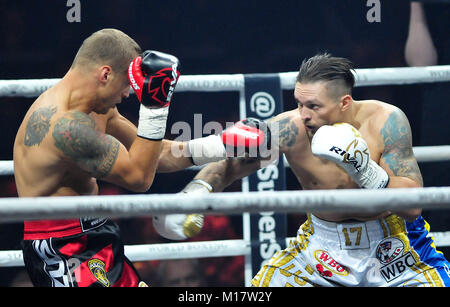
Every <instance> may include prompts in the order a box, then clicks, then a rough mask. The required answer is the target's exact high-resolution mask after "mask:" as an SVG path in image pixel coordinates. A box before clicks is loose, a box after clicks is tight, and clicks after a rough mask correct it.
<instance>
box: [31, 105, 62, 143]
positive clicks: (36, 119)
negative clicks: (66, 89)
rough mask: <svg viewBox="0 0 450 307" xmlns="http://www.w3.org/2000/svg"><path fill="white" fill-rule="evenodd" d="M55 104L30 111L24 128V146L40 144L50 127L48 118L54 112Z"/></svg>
mask: <svg viewBox="0 0 450 307" xmlns="http://www.w3.org/2000/svg"><path fill="white" fill-rule="evenodd" d="M56 110H57V108H56V107H55V106H49V107H42V108H38V109H37V110H36V111H34V112H33V113H31V115H30V118H29V119H28V123H27V126H26V129H25V138H24V140H23V143H24V144H25V146H34V145H37V146H39V145H41V142H42V140H43V139H44V138H45V136H46V135H47V133H48V131H49V129H50V119H51V118H52V116H53V115H54V114H55V113H56Z"/></svg>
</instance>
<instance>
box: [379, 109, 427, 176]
mask: <svg viewBox="0 0 450 307" xmlns="http://www.w3.org/2000/svg"><path fill="white" fill-rule="evenodd" d="M380 134H381V137H382V142H383V146H384V151H383V154H382V156H381V158H382V161H383V162H384V163H385V164H386V165H387V166H388V167H389V169H390V170H391V171H392V172H393V173H394V175H396V176H403V177H409V178H411V179H413V180H415V181H417V182H419V183H422V176H421V174H420V170H419V166H418V164H417V161H416V159H415V157H414V152H413V149H412V133H411V127H410V125H409V121H408V119H407V117H406V115H405V114H404V113H403V112H402V111H401V110H400V109H398V108H395V109H394V111H393V112H391V113H390V115H389V117H388V118H387V120H386V122H385V123H384V125H383V127H382V128H381V130H380Z"/></svg>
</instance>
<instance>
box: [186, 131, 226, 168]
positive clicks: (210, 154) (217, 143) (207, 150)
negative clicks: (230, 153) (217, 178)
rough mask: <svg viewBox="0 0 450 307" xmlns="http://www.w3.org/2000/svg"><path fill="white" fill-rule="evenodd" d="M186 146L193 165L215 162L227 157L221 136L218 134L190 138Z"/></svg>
mask: <svg viewBox="0 0 450 307" xmlns="http://www.w3.org/2000/svg"><path fill="white" fill-rule="evenodd" d="M188 148H189V152H190V154H191V157H192V161H193V162H194V164H195V165H203V164H207V163H211V162H216V161H220V160H223V159H225V158H226V157H227V152H226V150H225V146H224V145H223V142H222V138H221V137H220V136H218V135H210V136H207V137H204V138H198V139H193V140H190V141H189V142H188Z"/></svg>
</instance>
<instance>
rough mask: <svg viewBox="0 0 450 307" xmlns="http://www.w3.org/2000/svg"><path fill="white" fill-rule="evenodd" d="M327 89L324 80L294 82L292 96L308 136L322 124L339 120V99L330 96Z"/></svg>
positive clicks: (327, 86) (327, 85)
mask: <svg viewBox="0 0 450 307" xmlns="http://www.w3.org/2000/svg"><path fill="white" fill-rule="evenodd" d="M329 90H330V89H329V84H328V83H327V82H324V81H317V82H310V83H300V82H297V83H296V84H295V89H294V98H295V100H296V102H297V105H298V111H299V112H300V118H301V120H302V122H303V124H304V125H305V129H306V131H307V134H308V136H309V137H312V136H313V135H314V133H315V132H316V131H317V129H319V128H320V127H322V126H323V125H331V124H333V123H336V122H338V121H339V117H340V113H341V112H340V105H339V100H337V99H335V98H332V95H330V94H329Z"/></svg>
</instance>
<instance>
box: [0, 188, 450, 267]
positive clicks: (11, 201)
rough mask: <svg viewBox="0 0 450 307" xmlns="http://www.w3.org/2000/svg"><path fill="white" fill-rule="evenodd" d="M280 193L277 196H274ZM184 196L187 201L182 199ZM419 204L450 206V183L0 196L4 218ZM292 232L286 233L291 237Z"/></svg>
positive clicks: (17, 256) (6, 261)
mask: <svg viewBox="0 0 450 307" xmlns="http://www.w3.org/2000/svg"><path fill="white" fill-rule="evenodd" d="M275 196H276V197H275ZM180 199H183V202H180ZM392 204H395V208H396V210H402V209H406V208H414V207H421V208H424V209H448V208H450V187H432V188H414V189H387V190H358V189H348V190H307V191H276V192H274V191H265V192H247V193H240V192H231V193H212V194H208V195H191V196H190V197H189V198H186V197H185V196H183V195H179V194H145V195H114V196H102V195H100V196H60V197H24V198H0V222H14V221H23V220H34V219H59V218H70V217H72V218H73V217H82V216H97V217H106V218H120V217H134V216H140V217H142V216H151V215H154V214H171V213H190V212H198V213H204V214H218V213H223V214H238V213H243V212H267V211H275V210H276V211H278V212H310V211H316V212H319V211H336V212H351V211H355V210H357V211H364V212H376V211H381V210H385V209H389V208H391V207H392ZM430 235H431V236H433V237H434V239H435V243H436V246H450V231H448V232H441V233H430ZM291 239H292V238H286V240H287V241H289V240H291ZM250 247H251V243H250V242H248V241H245V240H220V241H205V242H187V243H186V242H183V243H166V244H142V245H127V246H125V253H126V255H127V256H128V257H129V259H130V260H131V261H149V260H160V259H166V260H168V259H182V258H183V259H184V258H202V257H203V258H209V257H226V256H241V255H248V254H249V253H250ZM0 266H23V259H22V252H21V251H18V250H13V251H0Z"/></svg>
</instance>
